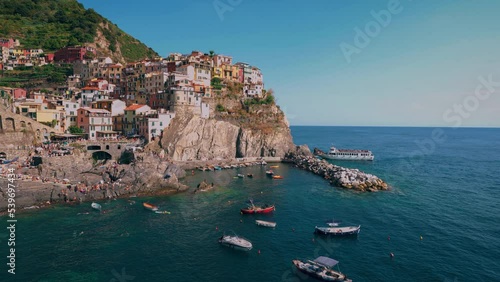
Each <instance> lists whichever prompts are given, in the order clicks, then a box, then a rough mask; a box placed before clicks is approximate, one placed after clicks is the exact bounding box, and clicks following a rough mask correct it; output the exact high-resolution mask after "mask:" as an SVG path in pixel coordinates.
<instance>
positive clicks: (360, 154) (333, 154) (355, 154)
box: [314, 146, 375, 161]
mask: <svg viewBox="0 0 500 282" xmlns="http://www.w3.org/2000/svg"><path fill="white" fill-rule="evenodd" d="M314 154H315V155H317V156H320V157H322V158H324V159H329V160H343V161H373V159H374V158H375V156H374V155H373V153H372V152H371V151H368V150H348V149H337V148H335V147H334V146H332V147H330V151H328V153H325V152H323V151H321V150H319V149H314Z"/></svg>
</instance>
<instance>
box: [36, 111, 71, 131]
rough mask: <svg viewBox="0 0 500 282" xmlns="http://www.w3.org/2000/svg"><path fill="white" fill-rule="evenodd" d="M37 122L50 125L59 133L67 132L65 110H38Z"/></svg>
mask: <svg viewBox="0 0 500 282" xmlns="http://www.w3.org/2000/svg"><path fill="white" fill-rule="evenodd" d="M36 121H38V122H41V123H45V124H50V126H52V127H53V128H54V129H55V130H57V131H62V132H64V130H66V124H65V114H64V110H63V111H61V110H47V109H43V110H38V111H37V112H36Z"/></svg>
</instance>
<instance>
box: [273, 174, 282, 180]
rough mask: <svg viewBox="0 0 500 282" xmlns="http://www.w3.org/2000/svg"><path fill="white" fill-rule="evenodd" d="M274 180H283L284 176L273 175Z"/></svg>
mask: <svg viewBox="0 0 500 282" xmlns="http://www.w3.org/2000/svg"><path fill="white" fill-rule="evenodd" d="M273 179H283V176H281V175H273Z"/></svg>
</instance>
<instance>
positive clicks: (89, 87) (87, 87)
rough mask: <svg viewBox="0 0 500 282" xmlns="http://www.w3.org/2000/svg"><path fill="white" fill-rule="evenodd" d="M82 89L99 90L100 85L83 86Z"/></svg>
mask: <svg viewBox="0 0 500 282" xmlns="http://www.w3.org/2000/svg"><path fill="white" fill-rule="evenodd" d="M82 90H99V88H98V87H92V86H85V87H83V88H82Z"/></svg>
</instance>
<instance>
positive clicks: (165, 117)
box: [138, 112, 175, 141]
mask: <svg viewBox="0 0 500 282" xmlns="http://www.w3.org/2000/svg"><path fill="white" fill-rule="evenodd" d="M174 117H175V113H171V112H160V113H155V114H152V115H149V116H143V117H141V118H140V119H138V124H139V134H140V135H142V136H144V137H146V138H147V140H148V141H152V140H153V139H154V138H155V137H157V136H160V135H161V134H162V132H163V130H164V129H165V128H166V127H168V126H169V124H170V122H171V121H172V119H173V118H174Z"/></svg>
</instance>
